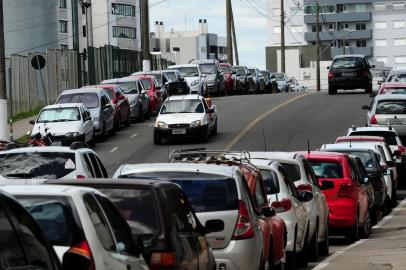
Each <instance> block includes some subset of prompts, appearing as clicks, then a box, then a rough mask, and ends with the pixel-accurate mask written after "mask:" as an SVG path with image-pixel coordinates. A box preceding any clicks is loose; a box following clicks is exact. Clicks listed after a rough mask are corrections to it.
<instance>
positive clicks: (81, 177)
mask: <svg viewBox="0 0 406 270" xmlns="http://www.w3.org/2000/svg"><path fill="white" fill-rule="evenodd" d="M76 179H78V180H79V179H86V176H84V175H80V174H79V175H76Z"/></svg>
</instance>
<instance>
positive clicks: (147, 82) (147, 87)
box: [141, 79, 152, 90]
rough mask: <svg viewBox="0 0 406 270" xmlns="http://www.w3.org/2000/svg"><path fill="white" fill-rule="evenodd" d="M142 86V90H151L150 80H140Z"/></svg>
mask: <svg viewBox="0 0 406 270" xmlns="http://www.w3.org/2000/svg"><path fill="white" fill-rule="evenodd" d="M141 82H142V84H143V85H144V88H145V89H146V90H150V89H151V88H152V84H151V80H149V79H142V80H141Z"/></svg>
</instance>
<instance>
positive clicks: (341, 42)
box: [338, 39, 350, 48]
mask: <svg viewBox="0 0 406 270" xmlns="http://www.w3.org/2000/svg"><path fill="white" fill-rule="evenodd" d="M344 43H345V47H350V41H349V40H345V42H344V41H343V40H342V39H340V40H338V48H342V47H343V45H344Z"/></svg>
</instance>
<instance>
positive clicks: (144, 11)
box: [141, 0, 151, 71]
mask: <svg viewBox="0 0 406 270" xmlns="http://www.w3.org/2000/svg"><path fill="white" fill-rule="evenodd" d="M141 35H142V41H141V42H142V60H143V61H142V66H143V71H150V70H151V54H150V49H149V4H148V0H141Z"/></svg>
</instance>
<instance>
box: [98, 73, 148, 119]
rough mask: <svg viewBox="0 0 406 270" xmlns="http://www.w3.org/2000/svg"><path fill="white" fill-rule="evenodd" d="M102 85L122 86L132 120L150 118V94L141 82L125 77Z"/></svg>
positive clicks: (104, 82) (107, 81) (103, 82)
mask: <svg viewBox="0 0 406 270" xmlns="http://www.w3.org/2000/svg"><path fill="white" fill-rule="evenodd" d="M101 84H102V85H104V84H116V85H119V86H120V88H121V89H122V90H123V92H124V95H125V96H126V97H127V98H128V101H129V102H130V112H131V119H134V120H135V119H138V120H141V119H143V118H146V119H148V118H149V117H150V111H149V99H148V94H147V91H146V90H145V88H144V85H143V84H142V82H141V81H140V80H138V79H136V78H133V77H124V78H120V79H111V80H105V81H102V82H101Z"/></svg>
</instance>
